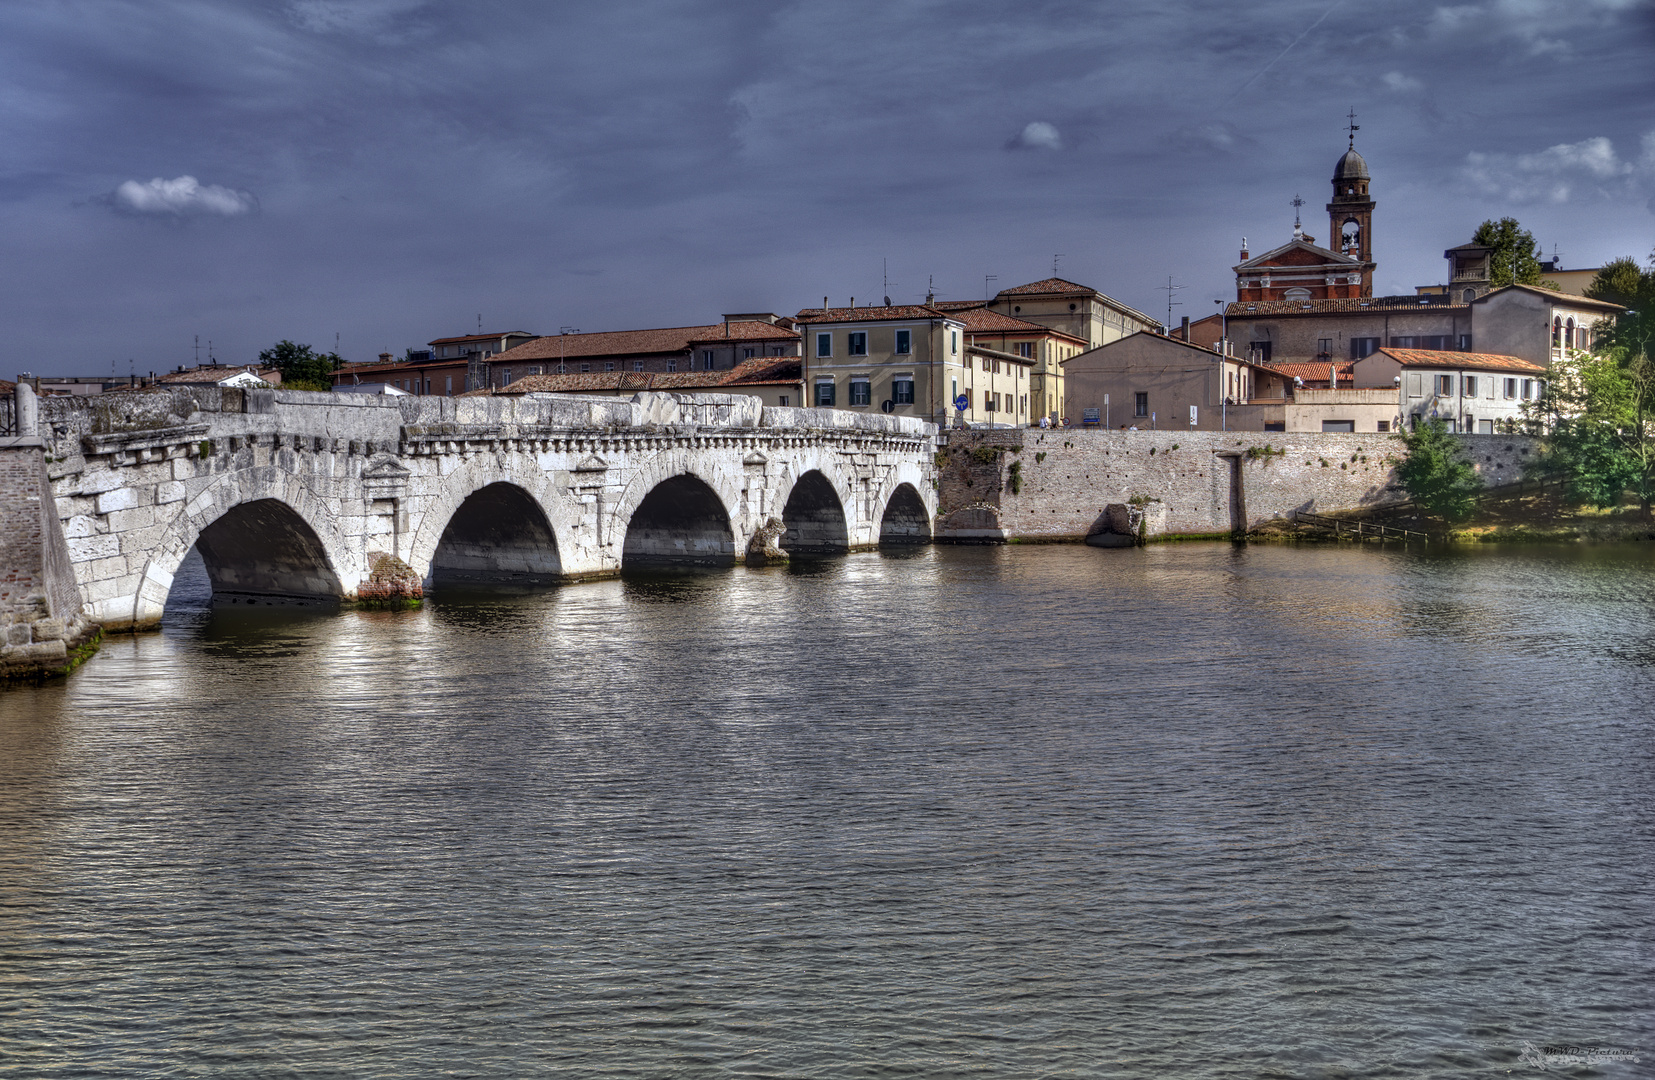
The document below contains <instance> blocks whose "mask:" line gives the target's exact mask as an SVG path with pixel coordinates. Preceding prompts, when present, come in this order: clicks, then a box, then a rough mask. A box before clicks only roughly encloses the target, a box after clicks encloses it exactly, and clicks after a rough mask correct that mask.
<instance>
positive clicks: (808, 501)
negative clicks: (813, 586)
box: [781, 469, 850, 555]
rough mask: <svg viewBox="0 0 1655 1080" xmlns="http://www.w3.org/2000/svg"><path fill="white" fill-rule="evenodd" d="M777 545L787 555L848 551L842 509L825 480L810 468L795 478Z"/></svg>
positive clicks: (847, 539) (846, 531)
mask: <svg viewBox="0 0 1655 1080" xmlns="http://www.w3.org/2000/svg"><path fill="white" fill-rule="evenodd" d="M782 524H783V525H784V526H785V527H786V529H787V531H786V532H785V533H783V534H782V537H781V546H782V548H783V549H784V550H785V551H787V552H788V553H789V554H791V555H840V554H843V553H844V552H846V551H849V550H850V529H849V527H848V526H847V525H846V523H845V506H844V503H843V502H841V501H840V499H839V493H838V492H836V491H834V490H833V485H832V484H831V483H829V482H828V479H827V477H825V476H823V475H822V474H821V473H820V472H819V471H817V470H815V469H812V470H810V471H809V472H807V473H805V474H804V475H803V476H801V477H799V479H798V481H797V482H796V483H794V485H793V491H792V493H791V494H789V495H788V497H787V505H786V506H785V507H784V508H783V509H782Z"/></svg>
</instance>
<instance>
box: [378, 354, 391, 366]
mask: <svg viewBox="0 0 1655 1080" xmlns="http://www.w3.org/2000/svg"><path fill="white" fill-rule="evenodd" d="M379 362H380V363H381V364H389V363H390V362H391V354H390V353H388V352H382V353H380V354H379Z"/></svg>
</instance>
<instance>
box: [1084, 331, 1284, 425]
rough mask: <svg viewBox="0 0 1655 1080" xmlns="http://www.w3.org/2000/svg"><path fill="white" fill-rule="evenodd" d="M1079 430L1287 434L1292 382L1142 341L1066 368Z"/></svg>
mask: <svg viewBox="0 0 1655 1080" xmlns="http://www.w3.org/2000/svg"><path fill="white" fill-rule="evenodd" d="M1063 367H1064V393H1065V406H1064V415H1065V417H1066V418H1067V419H1068V420H1069V422H1070V423H1071V424H1072V425H1073V426H1075V427H1112V428H1122V427H1128V428H1131V427H1136V428H1139V429H1140V430H1144V429H1149V428H1157V429H1160V430H1163V431H1171V430H1194V431H1284V430H1286V427H1285V425H1286V413H1285V409H1286V406H1287V403H1288V401H1289V398H1290V393H1291V381H1290V380H1289V379H1288V378H1287V377H1285V376H1283V375H1282V374H1281V373H1279V372H1277V371H1274V370H1272V369H1270V368H1268V367H1265V366H1264V365H1263V364H1255V363H1252V362H1250V361H1248V360H1242V359H1239V358H1236V357H1233V356H1220V355H1219V354H1218V353H1216V352H1214V351H1213V350H1211V349H1205V348H1202V347H1201V346H1199V345H1192V344H1190V343H1189V342H1187V341H1181V340H1179V339H1177V338H1172V337H1165V336H1163V335H1160V334H1150V333H1137V334H1133V335H1132V336H1131V337H1126V338H1122V339H1120V340H1119V341H1113V342H1110V343H1109V344H1108V345H1102V346H1099V347H1098V348H1096V349H1089V350H1087V351H1086V352H1083V353H1081V354H1080V355H1079V356H1075V357H1072V358H1070V359H1069V360H1067V361H1065V362H1064V365H1063Z"/></svg>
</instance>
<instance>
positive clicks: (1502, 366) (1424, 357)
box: [1372, 348, 1546, 375]
mask: <svg viewBox="0 0 1655 1080" xmlns="http://www.w3.org/2000/svg"><path fill="white" fill-rule="evenodd" d="M1379 352H1382V353H1384V354H1385V355H1386V356H1388V357H1390V358H1391V359H1392V360H1395V361H1396V362H1397V363H1399V364H1401V365H1402V366H1403V367H1433V368H1455V369H1456V370H1457V369H1461V368H1476V369H1477V370H1479V371H1515V372H1521V373H1522V374H1524V375H1544V374H1545V373H1546V369H1545V368H1543V367H1541V366H1540V365H1539V364H1531V363H1529V362H1528V361H1527V360H1522V359H1519V358H1518V357H1515V356H1502V355H1500V354H1499V353H1474V352H1450V351H1447V350H1439V349H1391V348H1384V349H1380V350H1379ZM1372 355H1375V356H1377V355H1378V353H1374V354H1372Z"/></svg>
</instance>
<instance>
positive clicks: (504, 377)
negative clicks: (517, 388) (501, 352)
mask: <svg viewBox="0 0 1655 1080" xmlns="http://www.w3.org/2000/svg"><path fill="white" fill-rule="evenodd" d="M500 385H501V386H510V385H511V368H507V369H506V370H505V371H503V372H501V374H500Z"/></svg>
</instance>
